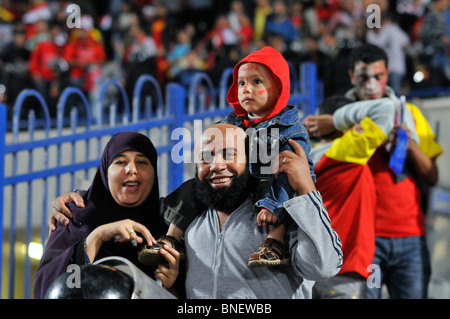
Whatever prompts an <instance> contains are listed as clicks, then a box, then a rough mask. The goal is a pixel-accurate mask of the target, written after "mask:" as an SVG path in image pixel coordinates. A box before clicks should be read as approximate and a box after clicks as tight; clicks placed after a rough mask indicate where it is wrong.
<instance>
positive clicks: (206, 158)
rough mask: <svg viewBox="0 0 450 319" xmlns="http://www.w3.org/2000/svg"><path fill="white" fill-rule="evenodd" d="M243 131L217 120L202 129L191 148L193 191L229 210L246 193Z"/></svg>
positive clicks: (220, 207) (232, 208)
mask: <svg viewBox="0 0 450 319" xmlns="http://www.w3.org/2000/svg"><path fill="white" fill-rule="evenodd" d="M245 137H246V135H245V132H244V131H243V130H242V129H240V128H237V127H235V126H232V125H228V124H218V125H214V126H213V127H210V128H208V129H207V130H205V132H203V134H202V136H201V138H200V141H198V143H197V145H196V148H195V158H196V161H197V174H196V177H197V181H198V183H197V189H196V190H197V193H198V197H199V198H200V199H202V201H204V203H205V204H206V205H208V206H211V207H213V208H215V209H217V210H220V211H225V212H231V211H233V210H234V209H236V208H237V206H238V205H240V204H241V203H242V199H243V198H246V197H247V195H248V191H247V187H248V185H249V183H248V180H249V178H250V173H249V171H248V167H247V163H246V154H245Z"/></svg>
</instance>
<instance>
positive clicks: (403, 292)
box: [305, 44, 443, 298]
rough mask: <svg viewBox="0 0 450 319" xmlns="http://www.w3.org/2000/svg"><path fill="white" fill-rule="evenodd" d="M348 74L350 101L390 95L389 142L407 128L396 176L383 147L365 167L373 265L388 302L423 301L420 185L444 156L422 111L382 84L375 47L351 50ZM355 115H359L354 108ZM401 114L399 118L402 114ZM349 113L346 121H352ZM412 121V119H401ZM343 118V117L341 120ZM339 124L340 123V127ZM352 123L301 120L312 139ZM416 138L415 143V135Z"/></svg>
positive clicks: (376, 291)
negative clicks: (370, 183) (371, 205)
mask: <svg viewBox="0 0 450 319" xmlns="http://www.w3.org/2000/svg"><path fill="white" fill-rule="evenodd" d="M351 60H352V64H351V65H350V66H351V69H350V70H349V75H350V78H351V81H352V84H353V85H354V88H352V89H351V90H349V91H348V92H347V93H346V97H347V98H350V99H351V100H353V101H362V100H375V99H380V98H383V97H388V98H390V99H391V100H393V101H394V103H395V104H396V105H397V106H398V109H399V110H400V109H402V110H403V111H402V112H398V113H397V116H396V118H395V122H394V124H395V127H394V130H393V131H392V133H393V134H392V137H391V140H392V141H394V142H395V141H396V132H397V129H398V128H402V129H404V130H406V132H407V133H408V139H407V144H406V162H405V165H404V169H403V171H402V172H401V173H400V174H397V173H395V172H394V171H393V170H392V169H391V168H390V166H389V161H390V158H391V151H390V150H392V149H393V147H391V148H390V149H389V147H387V145H389V143H388V144H383V145H381V146H380V147H378V149H377V150H376V152H375V153H374V155H373V156H372V158H371V159H370V161H369V162H368V165H369V167H370V169H371V171H372V174H373V178H374V183H375V190H376V196H377V207H376V212H375V214H376V220H375V236H376V237H375V244H376V249H375V257H374V260H373V264H375V265H378V266H379V267H380V270H381V278H382V281H383V283H386V284H387V286H388V290H389V294H390V296H391V297H392V298H426V297H427V287H428V282H429V279H430V259H429V255H428V249H427V245H426V240H425V223H424V220H425V218H424V214H423V210H422V207H421V193H420V190H419V187H418V183H420V182H421V183H425V184H426V185H430V186H432V185H435V184H436V183H437V181H438V169H437V166H436V160H437V158H438V156H439V155H440V154H441V153H442V152H443V149H442V147H441V146H440V145H439V143H437V142H436V141H435V136H434V133H433V131H432V129H431V128H430V126H429V124H428V122H427V120H426V119H425V117H424V116H423V115H422V113H421V112H420V110H419V109H418V108H417V107H416V106H415V105H413V104H411V103H406V105H405V106H404V107H402V108H401V107H400V106H401V101H400V99H399V98H398V97H397V96H395V93H394V92H393V90H392V88H390V87H389V86H387V85H386V83H387V79H388V74H389V68H388V58H387V56H386V53H385V52H384V51H383V50H382V49H380V48H379V47H377V46H374V45H370V44H365V45H361V46H360V47H357V48H355V49H354V51H353V53H352V59H351ZM355 112H359V111H358V110H355ZM401 113H403V116H400V114H401ZM351 117H352V115H351V114H350V115H348V117H347V118H351ZM402 118H404V119H407V118H412V119H413V120H412V121H404V122H403V121H402ZM341 120H344V119H341ZM338 122H340V123H338ZM353 124H354V123H351V122H347V123H345V121H340V120H339V119H338V118H334V117H332V116H329V115H321V116H311V117H308V118H307V119H306V121H305V126H307V128H308V131H309V133H310V134H311V135H313V136H321V135H324V134H327V133H330V132H332V131H334V130H335V129H336V128H338V127H339V129H340V130H342V129H345V128H346V125H353ZM415 136H418V138H417V139H414V138H413V137H415ZM367 293H368V297H369V298H379V297H380V296H381V287H375V288H370V289H368V292H367Z"/></svg>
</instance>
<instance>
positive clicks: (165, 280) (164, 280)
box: [155, 245, 180, 289]
mask: <svg viewBox="0 0 450 319" xmlns="http://www.w3.org/2000/svg"><path fill="white" fill-rule="evenodd" d="M160 254H161V255H163V256H164V258H166V260H167V262H168V263H169V268H167V267H165V266H163V265H159V266H158V269H156V270H155V278H156V279H159V280H161V284H162V286H163V287H164V288H166V289H170V288H172V286H173V284H174V283H175V281H176V280H177V277H178V272H179V268H180V253H179V252H178V251H177V250H176V249H174V248H172V247H170V246H168V245H164V246H163V247H161V250H160Z"/></svg>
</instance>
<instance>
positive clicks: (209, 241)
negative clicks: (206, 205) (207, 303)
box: [185, 191, 343, 299]
mask: <svg viewBox="0 0 450 319" xmlns="http://www.w3.org/2000/svg"><path fill="white" fill-rule="evenodd" d="M284 206H285V208H286V210H287V212H288V214H289V215H290V216H291V217H292V219H293V222H292V223H291V224H290V227H289V229H288V231H287V232H286V238H287V242H288V243H289V249H290V253H291V265H289V266H275V267H273V266H272V267H260V268H249V267H248V265H247V262H248V258H249V257H250V255H251V254H252V253H253V252H254V251H255V250H256V249H257V248H258V247H259V245H260V244H261V243H262V242H263V241H264V240H265V238H266V237H267V234H268V229H267V227H258V226H257V224H256V214H253V213H252V207H253V205H252V201H251V200H250V199H247V200H246V201H245V202H244V203H243V204H242V205H241V206H240V207H239V208H238V209H236V210H235V211H234V212H233V213H231V214H230V216H229V217H228V219H227V220H226V221H225V223H224V225H223V227H222V230H220V227H219V220H218V216H217V211H215V210H213V209H208V210H207V211H205V212H204V213H203V214H201V215H200V216H198V217H197V218H196V219H195V220H194V221H193V222H192V223H191V224H190V226H189V227H188V229H187V230H186V232H185V242H186V252H187V268H186V293H187V298H220V299H224V298H259V299H269V298H270V299H275V298H283V299H290V298H302V299H303V298H311V290H312V286H313V285H314V281H316V280H319V279H324V278H329V277H332V276H334V275H336V274H337V273H338V272H339V270H340V267H341V265H342V257H343V256H342V249H341V241H340V239H339V236H338V235H337V233H336V232H335V231H334V230H333V229H332V228H331V225H330V219H329V217H328V212H327V209H326V208H325V206H323V203H322V197H321V195H320V193H319V192H318V191H314V192H311V193H308V194H305V195H301V196H297V197H294V198H292V199H290V200H288V201H286V202H285V203H284Z"/></svg>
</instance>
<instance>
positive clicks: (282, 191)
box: [221, 105, 316, 221]
mask: <svg viewBox="0 0 450 319" xmlns="http://www.w3.org/2000/svg"><path fill="white" fill-rule="evenodd" d="M243 121H244V117H242V116H236V114H235V113H234V111H233V112H230V113H229V114H228V115H227V117H226V119H225V120H224V121H221V122H226V123H230V124H234V125H236V126H240V127H242V128H244V127H243V124H242V123H243ZM244 129H245V128H244ZM245 130H246V133H247V134H248V135H249V146H250V147H249V148H250V150H249V158H248V161H249V169H250V172H251V174H252V175H253V176H255V177H258V178H260V179H261V181H262V182H264V181H266V182H269V185H270V186H269V187H268V189H267V191H266V194H265V196H264V198H261V199H259V200H258V201H257V202H256V203H255V207H258V208H262V207H265V208H267V209H268V210H270V211H271V212H272V213H274V214H275V215H276V216H277V219H278V220H279V221H280V220H282V219H283V217H284V207H283V203H284V202H285V201H287V200H288V199H290V198H292V197H293V196H294V191H293V189H292V187H291V186H290V184H289V181H288V178H287V175H286V174H280V175H279V176H278V178H277V179H275V178H274V175H273V173H274V171H273V170H274V168H275V169H276V167H275V165H273V164H274V162H273V160H274V159H275V158H276V157H277V156H278V154H279V153H280V152H282V151H285V150H290V151H292V152H294V150H293V148H292V146H291V145H290V144H289V142H288V140H289V139H293V140H295V141H296V142H297V143H299V144H300V145H301V146H302V147H303V149H304V150H305V153H306V154H307V159H308V163H309V167H310V172H311V177H312V178H313V181H314V182H315V181H316V176H315V174H314V167H313V162H312V160H311V158H310V157H309V152H310V150H311V144H310V141H309V136H308V133H307V131H306V128H305V127H304V126H303V125H302V124H301V122H300V117H299V116H298V109H297V108H296V107H295V106H290V105H288V106H286V107H285V108H284V109H283V110H282V111H281V112H280V113H279V114H277V115H276V116H274V117H272V118H270V119H268V120H267V121H264V122H260V123H257V124H255V125H253V126H251V127H249V128H247V129H245ZM280 165H281V164H280Z"/></svg>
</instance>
